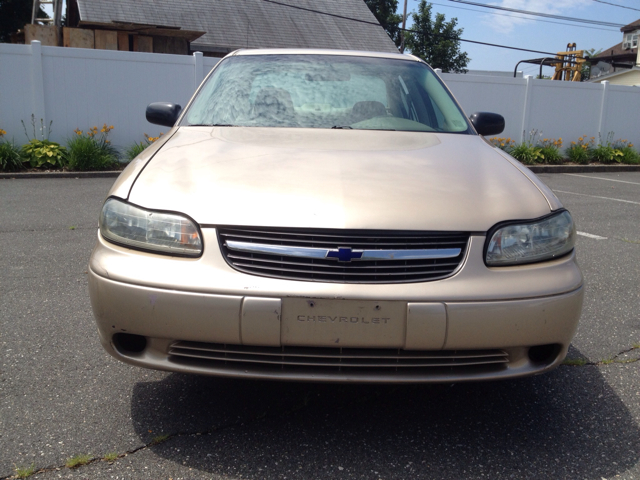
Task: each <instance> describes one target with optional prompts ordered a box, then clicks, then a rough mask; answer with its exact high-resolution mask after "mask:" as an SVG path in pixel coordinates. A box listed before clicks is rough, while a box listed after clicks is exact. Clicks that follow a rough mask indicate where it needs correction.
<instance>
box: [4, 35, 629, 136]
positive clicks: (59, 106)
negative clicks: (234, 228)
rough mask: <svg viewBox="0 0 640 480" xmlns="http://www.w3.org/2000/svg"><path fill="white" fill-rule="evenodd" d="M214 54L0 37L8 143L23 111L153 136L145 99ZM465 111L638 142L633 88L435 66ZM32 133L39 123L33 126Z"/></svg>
mask: <svg viewBox="0 0 640 480" xmlns="http://www.w3.org/2000/svg"><path fill="white" fill-rule="evenodd" d="M217 61H218V59H216V58H209V57H203V56H202V54H199V53H196V54H194V55H192V56H186V55H170V54H166V55H159V54H153V53H140V52H122V51H110V50H90V49H78V48H61V47H43V46H41V45H40V44H39V43H34V44H32V45H13V44H0V65H1V66H2V68H0V128H2V129H4V130H6V131H7V132H8V134H7V136H6V137H8V138H9V139H11V138H12V137H13V138H15V139H16V141H17V142H18V143H24V142H26V141H27V139H26V137H25V134H24V131H23V127H22V124H21V120H22V121H24V122H25V124H27V127H28V129H29V133H30V135H32V132H31V125H30V120H31V115H32V114H33V115H34V116H35V118H36V121H37V126H38V127H39V125H40V119H43V120H42V123H43V124H45V125H48V123H49V122H50V121H53V125H52V128H53V130H52V133H51V137H50V138H51V139H52V140H55V141H60V142H65V141H66V139H67V138H69V137H70V136H71V135H72V134H73V130H74V129H76V128H79V129H81V130H85V131H86V130H87V129H88V128H90V127H92V126H94V125H95V126H101V125H103V124H104V123H107V124H108V125H113V126H114V127H115V129H114V130H113V132H111V134H110V137H111V139H112V141H113V143H114V144H115V145H116V146H119V147H126V146H128V145H130V144H132V143H133V142H135V141H138V142H139V141H141V140H143V134H144V133H147V134H149V135H152V136H157V135H158V134H159V133H160V132H163V131H167V128H166V127H159V126H156V125H151V124H149V123H148V122H147V121H146V119H145V114H144V112H145V108H146V106H147V105H148V104H149V103H151V102H155V101H167V102H174V103H179V104H181V105H182V106H185V105H186V104H187V102H188V101H189V98H190V97H191V95H192V94H193V92H194V91H195V89H196V87H197V85H199V84H200V82H201V80H202V79H203V78H204V77H205V75H206V74H207V73H208V72H209V71H210V70H211V69H212V68H213V66H214V65H215V64H216V63H217ZM441 77H442V79H443V80H444V81H445V83H446V84H447V85H448V86H449V87H450V89H451V90H452V92H453V94H454V95H455V96H456V98H457V99H458V101H459V102H460V104H461V105H462V107H463V109H464V110H465V112H466V113H467V114H468V115H470V114H471V113H473V112H475V111H490V112H497V113H500V114H502V115H503V116H504V117H505V119H506V125H507V127H506V131H505V132H504V133H503V134H502V136H506V137H511V138H513V139H515V140H517V141H519V140H521V139H523V138H527V137H528V136H529V134H530V132H531V131H532V130H534V129H535V130H538V131H542V132H543V135H544V136H545V137H554V138H558V137H562V138H563V140H564V141H565V145H567V144H568V143H569V142H570V141H571V140H576V139H577V138H578V137H579V136H582V135H587V136H595V137H597V135H598V133H601V134H602V135H603V136H604V135H606V134H607V133H608V132H611V131H613V132H614V136H615V138H626V139H628V140H629V141H631V142H633V143H634V144H636V145H640V129H638V127H637V125H638V122H637V121H635V120H634V119H637V118H638V112H640V88H637V87H627V86H621V85H612V84H596V83H584V82H553V81H550V80H536V79H533V78H531V77H528V78H506V77H505V78H502V77H487V76H477V75H470V74H467V75H456V74H441ZM37 133H39V132H37Z"/></svg>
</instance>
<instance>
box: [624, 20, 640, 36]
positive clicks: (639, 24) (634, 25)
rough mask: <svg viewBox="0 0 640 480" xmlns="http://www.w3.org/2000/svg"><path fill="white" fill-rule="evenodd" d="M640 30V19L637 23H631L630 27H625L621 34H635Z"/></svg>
mask: <svg viewBox="0 0 640 480" xmlns="http://www.w3.org/2000/svg"><path fill="white" fill-rule="evenodd" d="M639 28H640V18H639V19H638V20H636V21H635V22H631V23H630V24H629V25H625V26H624V27H622V28H621V29H620V31H621V32H625V33H626V32H633V31H634V30H638V29H639Z"/></svg>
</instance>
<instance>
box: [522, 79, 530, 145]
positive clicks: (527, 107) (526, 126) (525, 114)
mask: <svg viewBox="0 0 640 480" xmlns="http://www.w3.org/2000/svg"><path fill="white" fill-rule="evenodd" d="M524 78H525V80H526V81H527V85H526V87H525V91H524V106H523V108H522V128H521V129H520V143H522V142H524V136H525V132H526V131H527V130H528V129H529V111H530V110H531V86H532V85H533V82H532V81H531V79H532V78H533V77H532V76H531V75H527V76H526V77H524Z"/></svg>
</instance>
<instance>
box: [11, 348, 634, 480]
mask: <svg viewBox="0 0 640 480" xmlns="http://www.w3.org/2000/svg"><path fill="white" fill-rule="evenodd" d="M639 349H640V344H636V345H633V346H632V347H630V348H627V349H625V350H621V351H620V352H618V353H617V354H616V355H614V356H612V357H610V358H609V359H607V360H600V361H597V362H590V361H586V360H585V361H584V363H582V361H581V359H576V360H571V359H569V360H567V359H565V360H564V361H563V363H562V364H561V366H565V367H578V366H600V365H609V364H613V363H615V364H629V363H635V362H639V361H640V357H638V358H634V359H629V360H617V358H618V357H619V356H620V355H624V354H625V353H629V352H632V351H634V350H639ZM572 361H577V362H580V363H566V362H572ZM397 388H398V387H396V388H392V389H391V390H389V392H387V393H385V394H384V395H383V394H381V393H379V392H377V393H376V394H375V395H374V396H373V397H371V396H370V395H369V396H366V397H362V399H361V400H354V401H353V402H350V403H348V404H346V405H344V406H343V407H342V409H344V408H347V407H349V406H352V405H358V404H363V403H374V402H376V401H378V400H380V399H381V398H382V397H383V396H384V397H388V396H390V395H392V394H393V393H394V392H395V391H396V390H397ZM310 395H311V391H307V394H306V395H305V396H304V398H303V399H302V402H301V403H299V404H298V405H294V406H293V407H291V408H290V409H287V410H285V411H283V412H281V413H279V414H278V415H275V416H273V417H270V416H269V415H268V414H267V412H263V413H261V414H258V415H254V416H249V417H248V418H246V419H243V420H238V421H235V422H229V423H226V424H222V425H219V426H217V427H214V428H211V429H209V430H204V431H201V432H175V433H172V434H167V435H161V436H158V437H155V438H154V439H152V440H151V441H150V442H148V443H146V444H144V445H140V446H139V447H136V448H133V449H131V450H127V451H125V452H124V453H119V454H118V455H117V457H116V458H115V459H112V458H107V456H104V457H92V458H91V459H89V460H87V462H86V463H83V464H82V465H78V466H76V467H67V466H66V465H51V466H48V467H43V468H39V469H37V470H34V471H33V473H31V474H30V475H29V476H33V475H38V474H41V473H47V472H53V471H60V470H63V469H67V468H68V469H72V470H76V469H79V468H82V467H84V466H86V465H91V464H94V463H97V462H101V461H104V462H108V463H110V464H112V463H114V462H116V461H117V460H118V459H120V458H125V457H127V456H129V455H133V454H135V453H137V452H140V451H144V450H147V449H149V448H151V447H154V446H156V445H160V444H162V443H165V442H167V441H169V440H171V439H173V438H180V437H189V436H192V437H198V436H204V435H212V434H214V433H218V432H221V431H223V430H227V429H230V428H234V427H241V426H244V425H245V424H253V423H256V422H259V421H263V420H265V419H266V418H278V417H282V416H285V415H290V414H294V413H297V412H299V411H301V410H303V409H305V408H307V407H308V406H309V401H310V400H309V399H310ZM16 468H17V466H16ZM17 478H20V477H19V476H18V475H6V476H3V477H0V480H13V479H17Z"/></svg>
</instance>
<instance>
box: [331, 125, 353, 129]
mask: <svg viewBox="0 0 640 480" xmlns="http://www.w3.org/2000/svg"><path fill="white" fill-rule="evenodd" d="M331 130H353V127H351V126H349V125H334V126H333V127H331Z"/></svg>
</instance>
